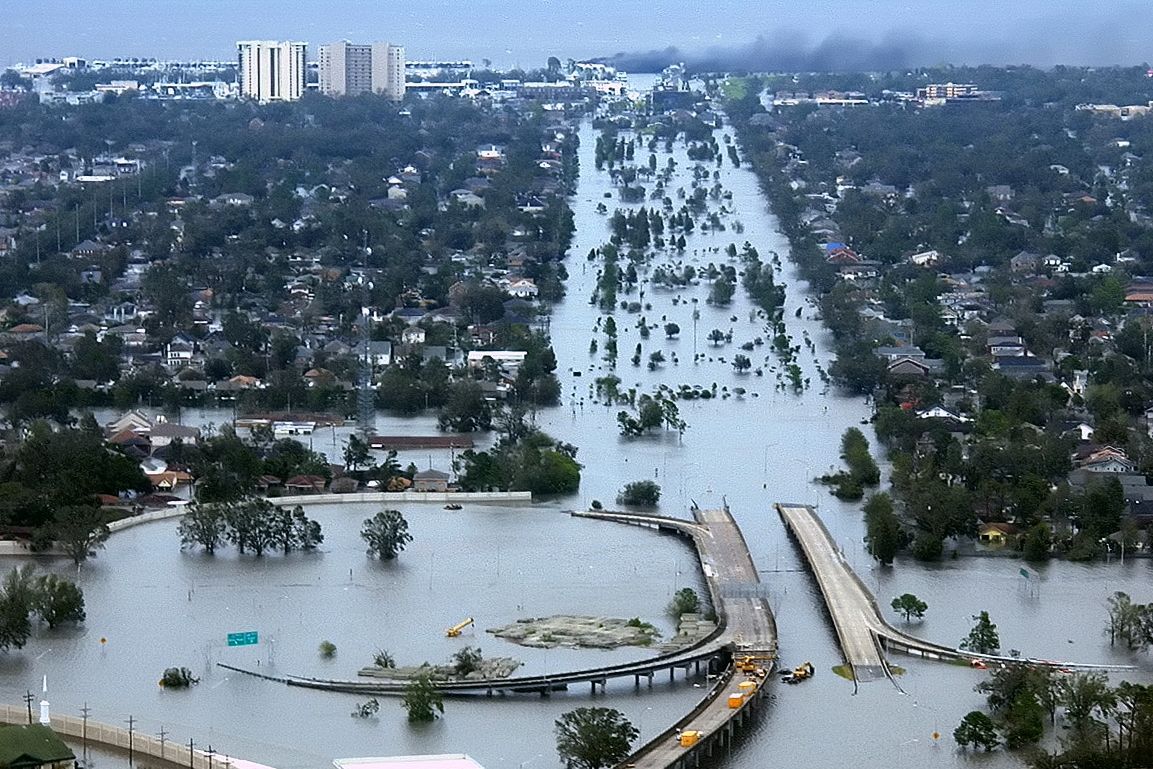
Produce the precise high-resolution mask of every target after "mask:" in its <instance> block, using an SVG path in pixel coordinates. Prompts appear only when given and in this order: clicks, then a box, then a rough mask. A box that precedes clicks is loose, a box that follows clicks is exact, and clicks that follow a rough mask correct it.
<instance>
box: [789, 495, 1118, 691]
mask: <svg viewBox="0 0 1153 769" xmlns="http://www.w3.org/2000/svg"><path fill="white" fill-rule="evenodd" d="M776 507H777V512H778V513H779V514H780V516H781V519H782V520H783V521H784V522H785V527H786V528H787V529H788V530H789V532H790V533H791V534H792V535H793V537H794V538H795V539H796V541H797V544H798V545H799V546H800V548H801V552H802V553H803V554H804V556H805V560H806V561H807V562H808V564H809V568H810V570H811V571H812V572H813V576H814V577H815V578H816V580H817V585H818V586H819V587H820V589H821V594H822V595H823V596H824V599H825V605H826V607H827V608H828V610H829V617H830V618H831V619H832V621H833V627H834V629H835V630H836V633H837V639H838V640H839V641H840V645H841V653H842V654H843V655H844V657H845V662H847V663H848V664H849V666H850V667H851V668H852V671H853V676H854V678H855V679H856V680H857V681H872V680H876V679H878V678H884V677H891V676H889V666H888V662H887V661H886V659H885V656H884V652H885V650H893V651H901V652H905V653H907V654H912V655H916V656H919V657H925V658H927V659H938V660H947V661H953V660H963V661H966V662H969V663H975V664H978V665H988V664H1000V663H1005V664H1020V663H1022V662H1028V663H1031V664H1034V665H1044V666H1047V667H1054V668H1068V669H1078V670H1129V669H1132V668H1133V666H1131V665H1098V664H1091V663H1078V662H1065V661H1061V660H1044V659H1033V658H1026V659H1021V658H1017V657H1006V656H1001V655H995V654H978V653H976V652H971V651H967V650H964V649H957V648H954V647H952V646H945V645H943V644H937V643H933V642H932V641H926V640H924V639H922V638H917V637H916V636H912V635H909V634H908V633H906V632H904V631H902V630H898V629H897V628H895V627H893V626H892V625H890V624H889V623H888V622H887V621H886V620H885V619H884V617H883V615H882V614H881V610H880V608H879V607H878V606H877V602H876V600H875V599H874V597H873V595H872V593H870V592H869V591H868V589H867V588H866V587H865V585H864V583H863V582H862V581H861V579H860V577H858V576H857V574H856V572H854V571H853V570H852V568H851V567H850V566H849V564H848V563H847V562H846V561H845V558H844V556H842V555H841V553H840V551H839V550H838V549H837V545H836V543H835V542H834V541H833V538H832V536H831V535H830V534H829V530H828V529H827V528H825V524H824V523H823V522H822V521H821V519H820V518H819V517H818V516H817V512H816V510H814V509H813V508H812V507H811V506H809V505H801V504H789V503H778V504H777V506H776Z"/></svg>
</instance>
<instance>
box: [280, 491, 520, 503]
mask: <svg viewBox="0 0 1153 769" xmlns="http://www.w3.org/2000/svg"><path fill="white" fill-rule="evenodd" d="M268 500H269V501H270V502H272V503H274V504H277V505H335V504H341V503H348V504H352V503H358V502H375V503H381V502H396V503H400V504H409V503H412V502H431V503H436V504H441V505H445V504H449V503H452V502H455V503H456V504H462V503H464V502H470V503H472V504H474V505H510V504H522V505H523V504H532V492H531V491H395V492H393V491H358V492H353V493H352V494H301V495H298V496H292V497H269V498H268Z"/></svg>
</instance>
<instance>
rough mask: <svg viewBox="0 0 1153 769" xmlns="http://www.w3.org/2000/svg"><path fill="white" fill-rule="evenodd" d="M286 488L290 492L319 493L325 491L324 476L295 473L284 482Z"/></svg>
mask: <svg viewBox="0 0 1153 769" xmlns="http://www.w3.org/2000/svg"><path fill="white" fill-rule="evenodd" d="M284 490H285V491H286V492H287V493H289V494H319V493H320V492H322V491H324V476H321V475H294V476H292V477H291V478H289V479H288V480H287V481H285V482H284Z"/></svg>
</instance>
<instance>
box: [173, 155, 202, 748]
mask: <svg viewBox="0 0 1153 769" xmlns="http://www.w3.org/2000/svg"><path fill="white" fill-rule="evenodd" d="M166 157H167V156H166ZM195 747H196V743H195V742H193V740H192V738H191V737H189V738H188V769H196V767H195V765H194V762H193V759H194V758H195V756H196V753H194V752H193V750H194V748H195Z"/></svg>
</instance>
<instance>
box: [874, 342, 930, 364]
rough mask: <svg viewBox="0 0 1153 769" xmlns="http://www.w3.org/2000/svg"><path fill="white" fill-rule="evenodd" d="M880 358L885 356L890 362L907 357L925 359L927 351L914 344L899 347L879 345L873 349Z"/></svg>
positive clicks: (916, 359)
mask: <svg viewBox="0 0 1153 769" xmlns="http://www.w3.org/2000/svg"><path fill="white" fill-rule="evenodd" d="M873 352H874V353H875V354H876V356H877V357H878V358H884V359H885V360H886V361H888V362H889V363H893V362H895V361H898V360H901V359H903V358H907V359H909V360H915V361H924V360H925V351H924V350H922V349H921V348H920V347H914V346H912V345H908V346H899V347H878V348H877V349H876V350H874V351H873Z"/></svg>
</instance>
